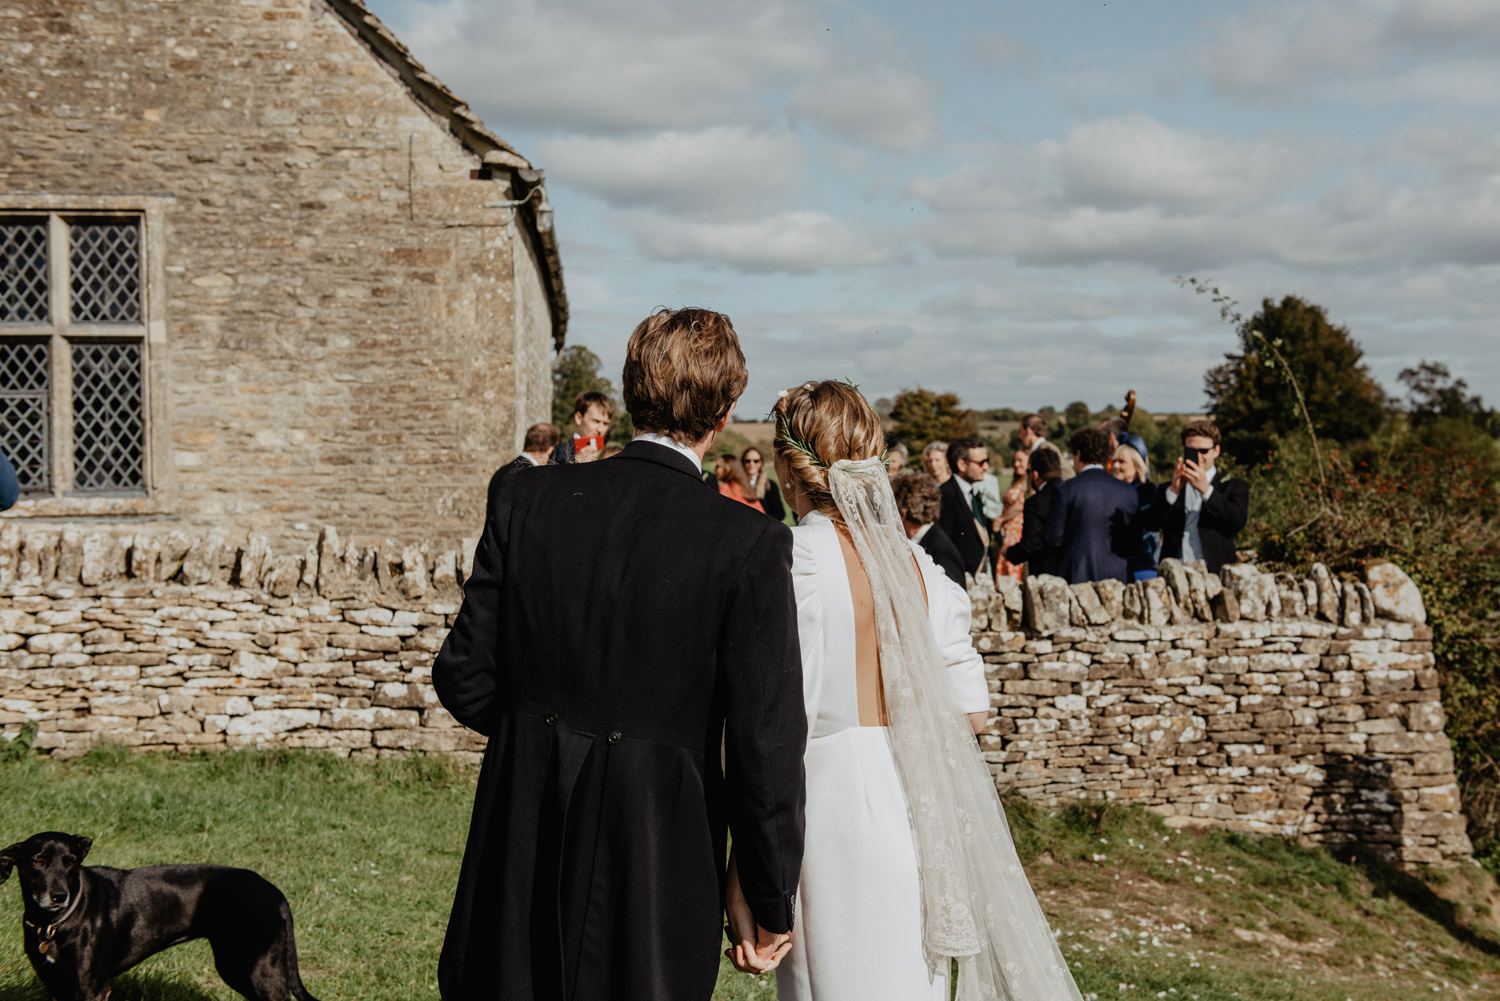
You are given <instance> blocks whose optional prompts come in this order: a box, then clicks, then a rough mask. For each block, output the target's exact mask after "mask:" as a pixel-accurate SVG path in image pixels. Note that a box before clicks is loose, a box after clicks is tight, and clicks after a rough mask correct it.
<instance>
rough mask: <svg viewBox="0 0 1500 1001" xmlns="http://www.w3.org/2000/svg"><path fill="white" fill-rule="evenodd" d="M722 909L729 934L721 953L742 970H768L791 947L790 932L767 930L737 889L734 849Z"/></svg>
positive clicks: (776, 963) (752, 971)
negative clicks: (727, 943)
mask: <svg viewBox="0 0 1500 1001" xmlns="http://www.w3.org/2000/svg"><path fill="white" fill-rule="evenodd" d="M724 910H725V912H726V913H727V915H728V918H729V927H728V928H726V929H725V934H726V935H728V937H729V943H730V945H729V948H728V949H725V950H724V955H726V956H728V957H729V961H730V962H731V963H733V964H734V968H735V969H736V970H739V971H740V972H741V973H749V974H752V975H754V974H761V973H769V972H771V971H772V970H774V969H776V967H778V966H780V965H781V960H782V958H783V957H785V956H786V954H787V953H788V952H790V951H791V949H792V936H791V934H790V933H789V932H780V933H778V932H769V931H766V930H765V929H764V928H762V927H761V926H760V925H758V924H756V922H755V915H753V914H752V913H750V905H749V903H747V902H746V900H745V894H744V893H743V892H742V891H741V890H740V876H739V869H738V867H737V866H736V865H735V860H734V855H733V853H731V854H730V856H729V880H728V886H727V887H726V888H725V894H724Z"/></svg>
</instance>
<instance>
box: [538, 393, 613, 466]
mask: <svg viewBox="0 0 1500 1001" xmlns="http://www.w3.org/2000/svg"><path fill="white" fill-rule="evenodd" d="M614 418H615V404H614V401H613V400H611V399H610V398H609V397H608V396H605V395H604V394H603V393H600V392H597V391H595V390H590V391H589V392H586V393H579V394H578V399H576V400H574V401H573V437H572V438H570V439H568V440H567V441H565V442H563V443H562V444H560V445H558V446H557V448H555V449H553V451H552V461H553V462H555V463H557V464H558V465H560V466H566V465H568V464H569V463H574V462H593V461H594V460H595V459H597V458H599V453H600V452H601V451H603V444H602V443H603V441H604V436H605V435H607V434H609V425H610V422H611V421H613V420H614ZM576 442H582V443H583V444H582V445H581V446H579V445H576V444H575V443H576Z"/></svg>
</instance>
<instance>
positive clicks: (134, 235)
mask: <svg viewBox="0 0 1500 1001" xmlns="http://www.w3.org/2000/svg"><path fill="white" fill-rule="evenodd" d="M68 244H69V248H70V255H69V256H70V260H69V269H70V272H71V274H72V283H71V284H72V293H73V322H74V323H139V322H140V320H141V233H140V225H139V224H138V223H137V222H136V221H135V220H134V219H127V220H124V221H120V220H103V221H85V222H75V223H73V224H72V225H71V226H69V227H68Z"/></svg>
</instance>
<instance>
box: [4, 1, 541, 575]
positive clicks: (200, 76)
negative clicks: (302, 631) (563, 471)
mask: <svg viewBox="0 0 1500 1001" xmlns="http://www.w3.org/2000/svg"><path fill="white" fill-rule="evenodd" d="M0 134H3V139H0V448H3V449H4V451H5V453H6V454H7V455H9V456H10V458H11V459H12V461H13V463H14V464H15V465H16V466H17V468H18V471H19V474H20V478H21V482H22V486H23V491H24V499H23V502H22V503H21V504H20V505H19V506H18V507H17V508H16V509H14V510H13V511H11V512H9V513H8V514H7V515H6V516H5V517H6V518H7V519H21V520H22V521H24V522H28V523H32V524H36V525H38V526H41V525H45V524H48V523H51V524H56V523H59V522H70V523H77V522H80V521H87V522H90V523H96V524H99V523H108V522H128V523H130V524H132V525H136V526H138V527H140V528H144V529H147V530H151V529H152V528H153V527H165V526H164V525H158V524H157V523H171V522H175V523H179V524H180V527H181V528H182V529H184V530H186V531H195V530H196V531H206V530H212V531H222V532H223V533H224V534H225V535H237V536H238V537H240V538H243V537H244V534H245V533H246V532H247V531H253V532H258V533H260V534H262V535H264V536H266V537H268V538H269V539H270V540H271V541H273V542H280V543H283V544H285V543H297V544H299V545H300V544H305V543H306V542H307V541H308V540H311V539H312V538H314V537H315V536H316V534H317V532H318V530H319V528H320V527H321V526H322V525H324V524H336V525H338V526H340V527H341V528H343V529H344V530H345V531H346V532H353V533H358V534H365V535H370V536H390V537H394V538H401V539H418V538H419V539H424V540H428V539H445V538H446V539H454V540H456V539H458V538H461V537H463V536H472V535H474V534H476V533H477V530H478V527H479V525H480V524H481V522H482V518H483V512H484V496H485V485H486V482H487V480H488V477H489V475H490V473H491V472H492V471H493V469H494V468H495V467H496V466H497V465H498V464H499V463H500V462H502V461H505V460H508V459H510V458H511V457H513V456H514V455H515V453H516V452H517V450H518V448H519V446H520V443H521V437H522V435H523V433H524V431H525V429H526V427H527V426H528V425H529V424H531V423H533V422H535V421H539V420H545V419H546V417H547V414H548V413H549V410H550V402H551V392H552V390H551V378H550V366H549V362H550V355H551V352H552V351H553V349H554V348H556V347H557V346H559V345H560V344H561V342H562V338H563V333H564V330H565V328H566V325H567V318H568V307H567V299H566V296H565V293H564V289H563V282H562V273H561V267H560V264H559V260H558V254H557V244H556V241H555V238H554V236H553V230H552V226H551V221H552V211H551V208H550V206H549V204H548V202H547V195H546V190H545V188H544V187H543V186H542V183H543V174H542V172H541V171H540V170H538V169H535V168H534V167H533V166H532V165H531V164H530V163H529V162H528V161H527V160H526V159H525V158H524V157H522V156H521V155H520V154H518V153H517V152H516V151H515V150H513V149H512V148H510V147H509V146H508V145H507V144H506V143H505V142H504V141H502V140H501V139H500V138H499V137H498V136H496V135H495V134H494V133H492V132H490V131H489V130H488V129H486V128H485V126H484V125H483V123H481V122H480V121H479V119H478V118H477V117H476V116H475V115H474V114H473V113H472V112H471V111H470V110H469V108H468V107H467V106H466V105H465V104H464V103H463V102H462V101H461V100H460V99H459V98H458V97H456V96H455V95H454V94H452V93H451V92H450V91H449V90H448V89H447V88H445V87H444V86H443V84H442V83H441V82H439V81H438V80H437V79H435V78H434V77H433V76H432V75H431V74H430V73H428V72H427V71H426V70H425V69H423V68H422V66H421V64H420V63H418V62H417V61H416V60H415V59H414V58H413V57H412V55H411V53H410V52H408V51H407V49H406V48H405V47H404V46H403V45H402V44H401V42H400V41H399V40H397V39H396V38H395V37H394V36H393V35H392V34H391V33H390V32H389V31H388V30H387V29H386V28H385V27H384V26H383V25H382V24H381V23H380V21H379V20H378V19H377V18H376V17H375V16H374V15H373V14H372V13H370V12H369V11H368V10H366V9H365V7H364V5H363V4H362V3H361V2H360V0H171V2H166V0H28V2H24V3H11V4H7V5H6V6H5V9H4V10H3V11H0Z"/></svg>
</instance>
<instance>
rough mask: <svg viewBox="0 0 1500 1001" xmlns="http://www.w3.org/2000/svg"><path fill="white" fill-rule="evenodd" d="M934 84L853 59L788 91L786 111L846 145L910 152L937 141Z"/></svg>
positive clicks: (900, 70)
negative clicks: (789, 92)
mask: <svg viewBox="0 0 1500 1001" xmlns="http://www.w3.org/2000/svg"><path fill="white" fill-rule="evenodd" d="M936 98H937V86H936V85H935V84H933V83H932V82H931V81H930V80H927V79H925V78H923V77H921V76H919V75H918V74H917V73H915V72H913V71H911V70H909V69H906V68H904V67H901V66H895V65H889V64H887V65H874V66H866V65H860V64H857V63H856V62H855V61H853V60H848V61H845V63H844V65H842V66H839V67H837V68H836V69H834V70H833V71H831V72H828V73H826V74H824V75H822V76H819V77H817V78H814V79H812V80H808V81H807V82H805V83H803V84H802V85H801V86H799V87H797V88H796V89H795V90H793V91H792V93H791V96H790V97H789V98H788V99H787V111H788V112H789V113H790V114H791V115H792V116H793V117H794V118H804V119H806V120H808V121H810V122H812V123H813V124H815V125H817V126H818V127H819V128H821V129H822V130H823V131H825V132H827V133H828V134H829V135H832V136H834V137H836V138H838V139H843V140H845V141H847V142H852V143H860V144H864V145H867V146H874V147H876V148H877V149H885V150H893V151H896V152H901V153H915V152H918V151H920V150H921V149H922V148H923V147H924V146H927V145H929V144H931V143H932V142H934V141H935V140H936V139H937V137H938V124H937V113H936V110H935V104H936Z"/></svg>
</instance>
